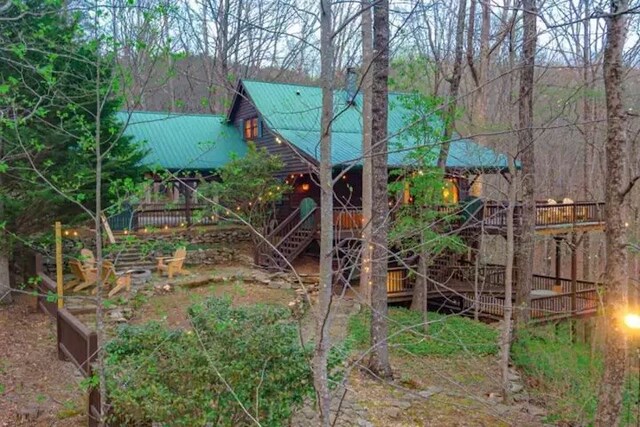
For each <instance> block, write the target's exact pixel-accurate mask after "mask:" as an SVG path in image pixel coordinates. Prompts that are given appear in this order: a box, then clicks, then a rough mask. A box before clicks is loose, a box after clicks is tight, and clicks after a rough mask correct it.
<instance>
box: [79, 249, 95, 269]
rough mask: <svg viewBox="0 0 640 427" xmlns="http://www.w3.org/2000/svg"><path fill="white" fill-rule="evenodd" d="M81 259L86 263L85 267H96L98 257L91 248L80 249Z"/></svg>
mask: <svg viewBox="0 0 640 427" xmlns="http://www.w3.org/2000/svg"><path fill="white" fill-rule="evenodd" d="M80 260H81V261H82V264H84V268H96V257H95V256H93V252H92V251H91V250H90V249H87V248H84V249H80Z"/></svg>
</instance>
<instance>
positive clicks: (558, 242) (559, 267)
mask: <svg viewBox="0 0 640 427" xmlns="http://www.w3.org/2000/svg"><path fill="white" fill-rule="evenodd" d="M554 240H555V241H556V285H558V284H560V275H561V274H560V273H561V271H562V250H561V249H562V238H561V237H554Z"/></svg>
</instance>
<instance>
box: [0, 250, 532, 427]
mask: <svg viewBox="0 0 640 427" xmlns="http://www.w3.org/2000/svg"><path fill="white" fill-rule="evenodd" d="M304 261H305V262H304V264H305V266H306V267H307V268H306V270H305V272H308V273H310V274H311V273H313V263H314V261H313V260H312V259H306V260H304ZM190 271H191V274H190V275H188V276H181V277H177V278H174V279H167V278H158V277H157V276H154V278H153V280H152V281H151V282H150V283H149V284H147V285H146V286H144V287H143V288H139V289H137V290H136V292H135V295H130V296H128V297H127V298H117V300H118V302H117V303H116V306H115V307H113V308H112V309H111V310H113V311H121V312H122V311H125V310H126V313H127V319H126V320H124V321H128V322H129V323H133V324H140V323H144V322H147V321H149V320H158V321H163V322H166V324H167V325H168V326H170V327H173V328H189V327H190V325H189V321H188V318H187V308H188V307H189V306H190V305H191V304H193V303H196V302H199V301H201V300H203V299H204V298H206V297H208V296H228V297H230V298H231V299H232V301H233V304H237V305H244V304H254V303H263V304H278V305H283V306H287V305H289V303H290V302H291V301H292V300H294V299H295V298H296V292H295V290H293V289H290V287H279V286H274V285H276V284H277V282H278V280H277V279H275V280H274V279H271V280H267V279H265V278H267V277H268V275H266V274H265V273H264V272H260V271H259V270H255V269H253V268H251V267H248V266H243V265H228V266H224V267H222V266H220V267H214V268H211V267H208V268H193V269H190ZM360 309H361V306H360V304H359V303H358V302H357V301H356V300H355V299H353V298H350V297H349V296H347V297H345V298H340V299H338V300H336V301H335V305H334V310H335V312H334V322H333V325H332V328H331V336H332V340H333V341H334V342H340V341H342V340H344V339H345V338H346V335H347V333H346V331H347V323H348V321H349V318H350V316H351V315H353V314H355V313H357V312H358V311H359V310H360ZM86 320H88V319H85V321H86ZM108 323H109V325H110V328H109V330H110V332H111V333H113V332H115V328H113V327H115V325H116V324H117V323H118V322H116V321H113V319H111V320H110V321H109V322H108ZM54 328H55V324H54V322H53V320H52V319H50V318H48V317H47V316H46V315H45V314H42V313H40V312H37V311H36V310H35V301H34V299H33V298H32V297H26V296H22V297H19V298H18V299H17V302H16V303H15V304H14V305H12V306H10V307H6V308H2V309H0V343H2V345H0V427H4V426H83V425H86V418H85V406H84V392H83V391H82V390H81V389H80V385H79V383H80V381H81V380H82V377H81V376H80V375H79V374H78V373H77V372H76V369H75V368H74V367H73V366H72V365H71V364H70V363H66V362H62V361H59V360H58V358H57V352H56V350H55V329H54ZM302 329H303V330H302V335H303V336H304V340H305V341H308V340H309V339H312V338H313V336H314V331H315V324H314V320H313V316H312V315H311V313H310V312H307V314H306V316H305V317H304V318H303V320H302ZM352 358H353V357H351V359H352ZM353 361H354V360H351V362H353ZM363 364H364V362H361V363H356V365H363ZM392 365H393V367H394V376H395V380H394V381H393V382H391V383H381V382H378V381H375V380H374V379H373V378H372V377H371V376H369V375H367V374H366V373H363V372H362V371H360V370H359V368H358V367H357V366H356V367H355V368H354V369H353V370H352V371H351V373H350V375H349V381H348V382H347V393H346V395H345V398H344V401H343V406H344V407H343V411H344V413H343V415H342V416H341V417H340V418H341V419H340V422H339V423H338V424H337V425H339V426H341V425H350V426H351V425H359V426H366V427H382V426H384V427H386V426H416V427H418V426H510V425H519V426H539V425H542V422H541V417H542V416H543V415H544V409H542V408H537V407H535V406H532V405H530V404H529V402H528V401H527V400H528V399H523V401H521V402H515V403H514V404H512V405H508V406H507V405H503V404H502V403H501V402H500V401H499V400H496V399H494V398H492V395H493V394H495V392H496V391H498V390H499V389H500V384H499V382H498V380H497V379H498V378H499V372H498V371H497V363H496V361H495V357H473V358H466V357H451V358H435V357H413V356H402V355H399V354H398V353H394V355H393V357H392ZM338 401H339V399H338V398H336V399H335V402H336V404H337V402H338ZM21 414H22V415H28V416H31V417H35V419H37V421H28V422H23V423H22V424H19V423H18V422H17V421H16V420H17V419H18V418H17V417H18V416H19V415H21ZM314 414H315V410H313V408H311V407H305V408H304V409H303V410H302V411H300V413H299V414H298V415H296V417H294V420H293V423H292V425H293V426H300V427H302V426H314V425H317V423H316V420H315V419H314V418H313V417H314ZM343 420H344V421H346V424H343Z"/></svg>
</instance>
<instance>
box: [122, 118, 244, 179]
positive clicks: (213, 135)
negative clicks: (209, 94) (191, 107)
mask: <svg viewBox="0 0 640 427" xmlns="http://www.w3.org/2000/svg"><path fill="white" fill-rule="evenodd" d="M118 118H119V119H120V120H121V121H122V122H123V123H124V124H127V127H126V129H125V132H124V133H125V135H128V136H131V137H133V138H134V140H135V141H138V142H141V143H143V146H144V147H145V148H146V149H148V150H149V152H148V154H147V156H146V157H145V158H144V160H143V163H144V164H145V165H148V166H150V167H154V166H159V167H162V168H164V169H168V170H213V169H217V168H219V167H220V166H222V165H224V164H225V163H227V162H228V161H229V160H230V158H231V155H232V153H235V154H237V155H239V156H243V155H244V154H245V153H246V152H247V145H246V144H245V142H244V140H243V139H242V136H241V135H240V133H239V131H238V130H237V129H236V128H235V127H234V126H232V125H231V124H228V123H226V121H225V118H224V116H215V115H206V114H176V113H162V112H146V111H133V112H131V113H128V112H120V113H118Z"/></svg>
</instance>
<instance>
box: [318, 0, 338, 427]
mask: <svg viewBox="0 0 640 427" xmlns="http://www.w3.org/2000/svg"><path fill="white" fill-rule="evenodd" d="M320 29H321V32H322V34H321V36H320V40H321V57H322V60H321V77H320V80H321V85H322V117H321V129H322V134H321V139H320V215H321V219H320V291H319V293H318V304H317V307H316V308H317V310H316V319H315V320H316V347H315V352H314V358H313V378H314V386H315V389H316V394H317V397H318V404H319V405H318V406H319V409H320V425H322V426H323V427H329V425H331V413H330V410H331V395H330V392H329V383H328V381H329V379H328V372H327V370H328V367H327V361H328V356H329V350H330V344H331V343H330V341H329V329H330V326H331V317H332V316H331V296H332V283H333V255H334V254H333V175H332V170H333V168H332V161H331V122H332V121H333V78H334V77H333V75H334V73H333V64H334V58H333V15H332V10H331V0H322V2H321V3H320Z"/></svg>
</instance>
